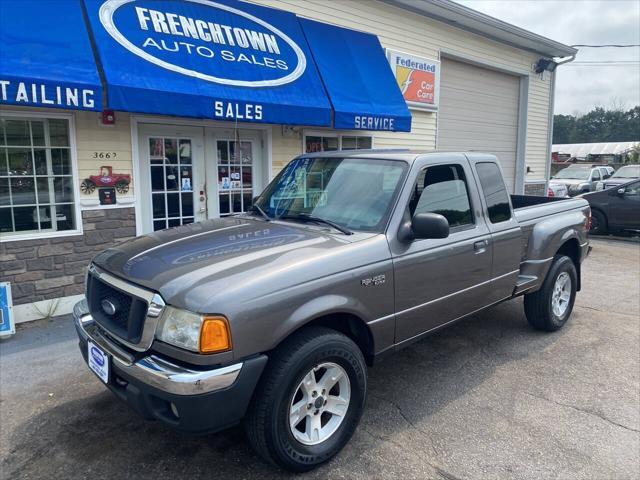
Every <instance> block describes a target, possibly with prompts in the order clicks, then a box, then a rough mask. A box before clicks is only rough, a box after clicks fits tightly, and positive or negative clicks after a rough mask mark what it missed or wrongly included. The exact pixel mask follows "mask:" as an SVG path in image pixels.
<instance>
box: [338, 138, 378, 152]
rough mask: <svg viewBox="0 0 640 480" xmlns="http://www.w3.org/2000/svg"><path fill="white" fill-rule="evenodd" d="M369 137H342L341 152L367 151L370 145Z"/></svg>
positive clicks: (370, 139)
mask: <svg viewBox="0 0 640 480" xmlns="http://www.w3.org/2000/svg"><path fill="white" fill-rule="evenodd" d="M372 140H373V139H372V138H371V137H359V136H358V137H357V136H351V135H343V136H342V150H363V149H369V148H371V145H372Z"/></svg>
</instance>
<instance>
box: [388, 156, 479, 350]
mask: <svg viewBox="0 0 640 480" xmlns="http://www.w3.org/2000/svg"><path fill="white" fill-rule="evenodd" d="M452 158H454V159H456V160H459V161H457V162H451V163H449V162H447V163H439V164H435V165H433V164H431V165H426V162H424V163H422V165H421V163H420V162H421V161H420V160H416V162H417V163H416V164H415V165H414V168H413V169H412V175H411V177H410V178H409V179H408V182H410V183H408V184H407V185H412V186H411V187H409V188H411V190H410V191H409V192H408V193H407V191H405V192H404V193H403V195H402V198H401V200H400V201H401V202H404V203H401V204H400V205H401V208H402V209H404V208H406V210H403V211H402V212H399V213H404V215H410V216H413V214H415V213H423V212H435V213H439V214H441V215H443V216H445V217H446V218H447V220H448V221H449V225H450V234H449V237H447V238H443V239H414V240H412V241H406V242H401V241H398V240H391V241H390V247H391V252H392V259H393V264H394V279H395V291H396V305H395V306H396V308H395V310H396V343H400V342H402V341H405V340H410V339H411V338H413V337H416V336H418V335H420V334H421V333H424V332H427V331H429V330H432V329H434V328H436V327H438V326H440V325H442V324H444V323H447V322H450V321H452V320H455V319H457V318H459V317H461V316H463V315H465V314H467V313H470V312H473V311H474V310H477V309H479V308H481V307H482V306H484V305H485V303H486V298H487V296H488V294H489V279H490V277H491V245H490V235H489V230H488V228H487V225H486V223H485V220H484V217H482V216H481V215H480V213H481V212H480V208H481V207H480V199H479V197H478V196H477V191H476V190H477V189H476V188H475V185H474V181H473V176H472V174H471V171H470V167H469V163H468V162H467V160H466V158H465V157H464V156H463V155H452ZM408 218H410V217H408ZM391 228H393V226H392V227H391Z"/></svg>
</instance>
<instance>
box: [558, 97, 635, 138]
mask: <svg viewBox="0 0 640 480" xmlns="http://www.w3.org/2000/svg"><path fill="white" fill-rule="evenodd" d="M638 140H640V106H636V107H634V108H632V109H630V110H627V111H624V110H622V109H610V110H605V109H604V108H602V107H596V108H594V109H593V110H591V111H590V112H588V113H586V114H584V115H580V116H573V115H554V117H553V143H556V144H557V143H595V142H633V141H638Z"/></svg>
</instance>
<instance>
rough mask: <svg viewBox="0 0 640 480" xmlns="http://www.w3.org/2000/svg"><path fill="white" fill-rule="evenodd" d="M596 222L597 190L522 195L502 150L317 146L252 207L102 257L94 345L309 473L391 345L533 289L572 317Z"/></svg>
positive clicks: (183, 405) (330, 451)
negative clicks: (593, 195)
mask: <svg viewBox="0 0 640 480" xmlns="http://www.w3.org/2000/svg"><path fill="white" fill-rule="evenodd" d="M590 221H591V216H590V209H589V206H588V204H587V202H586V201H585V200H583V199H560V198H546V197H527V196H517V195H513V196H510V195H509V194H508V193H507V189H506V187H505V183H504V180H503V177H502V173H501V169H500V165H499V163H498V161H497V159H496V157H495V156H493V155H487V154H480V153H437V152H431V153H423V152H409V151H375V150H371V151H357V152H344V151H343V152H333V153H322V154H308V155H303V156H300V157H298V158H296V159H294V160H293V161H292V162H291V163H289V164H288V165H287V166H286V167H285V168H284V169H283V170H282V171H281V172H280V173H279V174H278V175H277V176H276V178H275V179H274V180H273V181H272V182H271V183H270V184H269V186H268V187H267V188H266V190H265V191H264V192H263V193H262V194H261V195H260V197H259V198H257V199H256V201H255V203H254V206H253V209H252V211H251V212H250V213H248V214H243V215H238V216H232V217H226V218H221V219H217V220H210V221H206V222H202V223H197V224H192V225H185V226H182V227H177V228H172V229H168V230H163V231H158V232H154V233H151V234H149V235H144V236H141V237H138V238H136V239H133V240H130V241H127V242H124V243H121V244H119V245H117V246H114V247H112V248H109V249H107V250H105V251H104V252H102V253H100V254H99V255H97V256H96V257H95V258H94V259H93V261H92V263H91V266H90V269H89V273H88V276H87V291H86V301H83V302H81V303H79V304H78V305H76V308H75V310H74V318H75V325H76V329H77V332H78V337H79V343H80V350H81V352H82V355H83V357H84V359H85V361H86V363H87V364H88V366H89V368H90V369H91V370H92V371H93V372H94V373H95V374H96V375H97V376H98V377H99V378H100V380H101V381H102V382H104V383H105V385H106V386H107V387H108V388H109V389H110V390H111V391H112V392H113V393H114V394H115V395H116V396H118V397H119V398H121V399H122V400H123V401H125V402H127V403H128V404H129V405H131V406H132V407H133V408H135V409H136V410H137V411H138V412H140V414H141V415H143V416H144V417H146V418H149V419H156V420H160V421H162V422H164V423H165V424H167V425H169V426H171V427H173V428H176V429H178V430H182V431H187V432H193V433H210V432H215V431H217V430H220V429H222V428H226V427H229V426H231V425H234V424H237V423H239V422H243V423H244V427H245V430H246V433H247V437H248V439H249V441H250V443H251V445H252V446H253V448H254V449H255V450H256V451H257V452H258V453H259V454H260V455H261V456H262V457H263V458H264V459H266V460H267V461H269V462H271V463H273V464H274V465H277V466H279V467H282V468H285V469H288V470H292V471H305V470H309V469H311V468H313V467H315V466H316V465H318V464H320V463H322V462H325V461H327V460H328V459H330V458H331V457H332V456H334V455H335V454H336V453H337V452H339V451H340V449H341V448H342V447H343V446H344V445H345V444H346V443H347V442H348V440H349V438H350V437H351V435H352V434H353V432H354V430H355V429H356V427H357V425H358V422H359V420H360V416H361V415H362V412H363V407H364V403H365V399H366V396H367V382H368V379H367V366H373V365H374V363H375V361H376V359H377V358H379V357H380V356H381V355H384V354H390V353H393V352H394V351H396V350H398V349H399V348H402V347H404V346H407V345H410V344H411V343H413V342H415V341H418V340H420V339H422V338H424V337H425V336H427V335H429V334H431V333H433V332H436V331H437V330H439V329H441V328H443V327H445V326H447V325H450V324H452V323H453V322H455V321H457V320H459V319H461V318H464V317H465V316H467V315H469V314H471V313H474V312H477V311H479V310H481V309H484V308H487V307H489V306H491V305H495V304H496V303H499V302H502V301H504V300H508V299H511V298H514V297H517V296H521V295H523V296H524V310H525V314H526V318H527V320H528V321H529V323H530V324H531V325H532V326H533V327H534V328H536V329H539V330H542V331H546V332H553V331H555V330H558V329H560V328H562V326H563V325H564V324H565V323H566V322H567V321H568V319H569V316H570V315H571V311H572V308H573V303H574V300H575V296H576V292H577V291H578V290H580V271H581V262H582V260H583V259H584V258H585V256H586V255H587V253H588V251H589V246H588V241H587V231H588V230H589V224H590ZM391 361H393V360H391ZM398 375H401V372H399V373H398Z"/></svg>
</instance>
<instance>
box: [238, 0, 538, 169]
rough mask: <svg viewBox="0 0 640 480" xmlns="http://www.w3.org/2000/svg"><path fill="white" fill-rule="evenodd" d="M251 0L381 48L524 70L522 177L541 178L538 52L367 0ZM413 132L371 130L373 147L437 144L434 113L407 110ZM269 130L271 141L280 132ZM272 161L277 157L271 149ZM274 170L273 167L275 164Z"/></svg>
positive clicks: (300, 144)
mask: <svg viewBox="0 0 640 480" xmlns="http://www.w3.org/2000/svg"><path fill="white" fill-rule="evenodd" d="M251 1H252V2H253V3H258V4H261V5H266V6H270V7H274V8H280V9H282V10H288V11H291V12H293V13H295V14H297V15H299V16H301V17H307V18H312V19H315V20H319V21H323V22H327V23H332V24H335V25H340V26H343V27H346V28H352V29H355V30H361V31H366V32H370V33H373V34H375V35H377V36H378V37H379V38H380V41H381V42H382V45H383V46H384V47H386V48H391V49H394V50H399V51H403V52H407V53H411V54H414V55H418V56H423V57H426V58H434V59H438V58H439V54H440V51H443V52H445V53H448V54H450V55H451V54H455V55H457V56H461V57H466V58H471V59H473V60H474V61H475V62H480V63H487V64H491V65H494V66H500V67H502V68H503V69H506V70H517V71H520V72H523V73H528V74H529V76H530V77H529V98H528V109H527V135H526V146H525V159H526V165H527V166H528V167H529V168H530V169H531V171H532V173H530V174H528V175H527V180H541V179H544V178H545V168H546V163H547V156H548V151H547V145H548V122H549V94H550V76H549V75H548V74H545V75H544V76H540V75H536V74H534V73H533V71H532V65H533V64H534V63H535V62H536V60H537V59H538V58H540V55H539V54H535V53H531V52H527V51H524V50H520V49H517V48H514V47H510V46H508V45H505V44H502V43H499V42H495V41H492V40H489V39H487V38H485V37H481V36H479V35H476V34H473V33H470V32H467V31H465V30H461V29H457V28H455V27H452V26H450V25H447V24H445V23H442V22H438V21H436V20H433V19H430V18H428V17H425V16H421V15H418V14H415V13H412V12H409V11H406V10H403V9H401V8H398V7H394V6H391V5H387V4H385V3H382V2H377V1H372V0H340V1H327V0H251ZM412 115H413V132H412V133H411V135H407V134H403V133H376V134H375V136H376V138H375V145H376V147H394V146H410V147H411V146H413V147H419V148H425V149H428V150H429V149H434V148H435V145H436V121H435V117H436V116H435V115H433V114H425V113H422V112H417V111H412ZM276 130H277V129H274V145H275V144H276V143H277V142H276V138H275V137H276V136H277V135H279V130H278V131H276ZM286 143H290V144H291V147H293V144H295V145H297V146H296V148H297V152H300V151H301V149H302V142H301V141H300V140H299V139H298V140H292V139H286ZM274 160H275V162H274V163H277V162H278V161H283V160H278V159H277V157H276V153H275V151H274ZM274 170H277V168H274Z"/></svg>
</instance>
